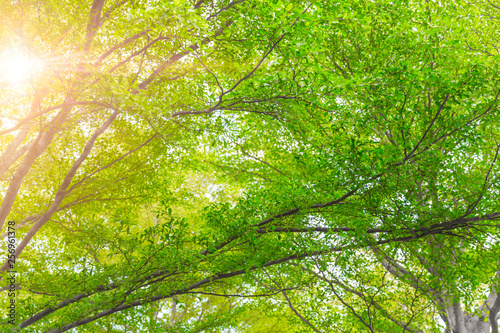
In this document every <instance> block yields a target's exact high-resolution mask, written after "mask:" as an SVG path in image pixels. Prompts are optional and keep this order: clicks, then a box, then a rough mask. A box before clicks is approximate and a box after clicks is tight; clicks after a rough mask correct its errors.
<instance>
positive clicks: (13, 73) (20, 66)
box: [0, 49, 42, 85]
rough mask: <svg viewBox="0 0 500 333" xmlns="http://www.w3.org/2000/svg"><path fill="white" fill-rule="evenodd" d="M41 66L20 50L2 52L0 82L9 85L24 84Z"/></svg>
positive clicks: (0, 56) (0, 57)
mask: <svg viewBox="0 0 500 333" xmlns="http://www.w3.org/2000/svg"><path fill="white" fill-rule="evenodd" d="M41 66H42V65H41V63H40V61H38V60H37V59H35V58H32V57H30V56H29V55H28V54H26V53H24V52H22V51H20V50H17V49H11V50H7V51H4V52H3V53H2V54H1V55H0V82H2V83H7V84H10V85H15V84H19V83H22V82H26V81H27V80H28V79H29V78H30V77H31V76H32V74H33V73H34V72H35V71H38V70H40V68H41Z"/></svg>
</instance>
